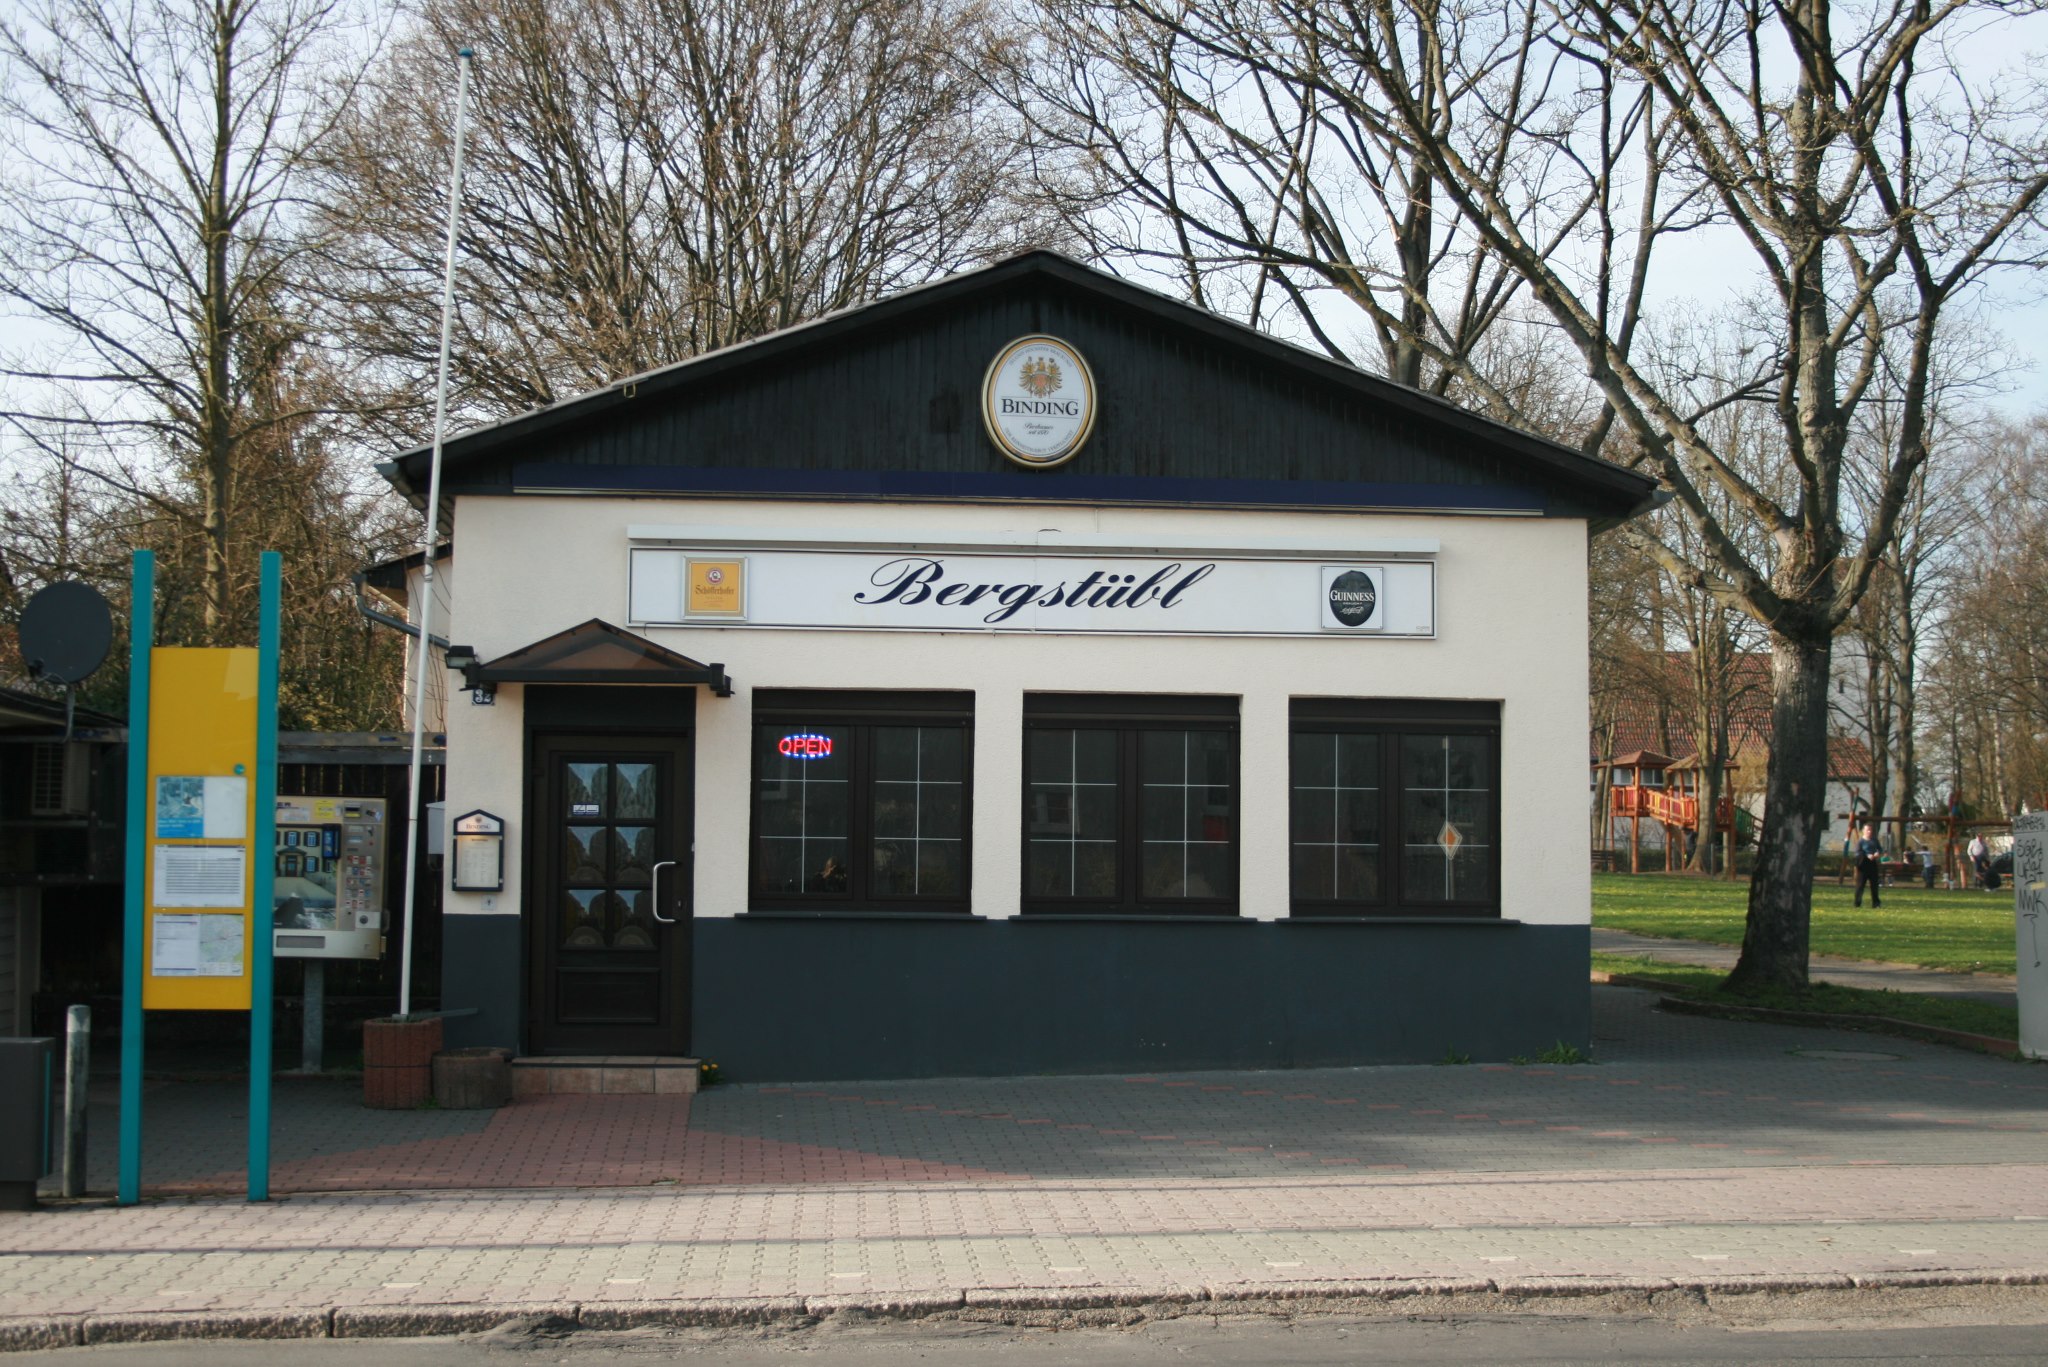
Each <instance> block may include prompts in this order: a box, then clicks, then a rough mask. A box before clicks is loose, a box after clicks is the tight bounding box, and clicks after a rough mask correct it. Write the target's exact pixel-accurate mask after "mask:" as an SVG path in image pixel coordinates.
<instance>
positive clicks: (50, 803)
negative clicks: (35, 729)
mask: <svg viewBox="0 0 2048 1367" xmlns="http://www.w3.org/2000/svg"><path fill="white" fill-rule="evenodd" d="M33 749H34V751H35V759H34V765H33V768H32V770H31V772H30V775H29V798H28V810H29V815H30V816H84V815H85V814H86V809H87V808H88V807H89V806H90V805H91V802H92V757H91V754H90V753H89V751H88V749H87V747H86V746H85V745H83V744H81V743H80V742H78V741H61V740H53V741H38V742H37V743H36V744H35V746H34V747H33Z"/></svg>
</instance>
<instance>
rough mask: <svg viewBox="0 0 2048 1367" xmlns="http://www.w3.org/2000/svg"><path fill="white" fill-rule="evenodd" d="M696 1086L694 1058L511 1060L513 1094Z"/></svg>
mask: <svg viewBox="0 0 2048 1367" xmlns="http://www.w3.org/2000/svg"><path fill="white" fill-rule="evenodd" d="M696 1090H697V1060H696V1059H693V1058H657V1057H655V1056H654V1055H651V1054H601V1055H592V1056H590V1057H584V1058H575V1057H566V1056H556V1055H537V1056H535V1057H533V1058H515V1059H513V1060H512V1097H513V1099H514V1100H515V1101H516V1100H518V1099H519V1098H521V1097H529V1096H630V1095H634V1094H638V1095H642V1096H646V1095H650V1094H651V1095H654V1096H684V1095H687V1094H689V1093H691V1092H694V1091H696Z"/></svg>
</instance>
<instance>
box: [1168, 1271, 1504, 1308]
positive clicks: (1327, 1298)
mask: <svg viewBox="0 0 2048 1367" xmlns="http://www.w3.org/2000/svg"><path fill="white" fill-rule="evenodd" d="M1493 1290H1494V1284H1493V1283H1492V1282H1490V1281H1488V1280H1487V1279H1486V1278H1484V1277H1361V1278H1355V1279H1344V1280H1336V1281H1327V1282H1230V1283H1225V1284H1222V1285H1218V1286H1212V1287H1210V1288H1209V1299H1210V1300H1211V1301H1213V1302H1215V1303H1216V1308H1217V1309H1218V1310H1219V1311H1223V1312H1226V1313H1227V1312H1228V1311H1229V1310H1233V1309H1245V1308H1250V1309H1257V1308H1259V1307H1260V1306H1262V1305H1266V1304H1271V1303H1276V1302H1279V1303H1299V1302H1304V1301H1323V1302H1345V1301H1391V1300H1400V1299H1404V1298H1407V1297H1410V1296H1485V1295H1491V1294H1492V1293H1493ZM1300 1308H1312V1307H1300Z"/></svg>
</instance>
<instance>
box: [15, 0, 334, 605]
mask: <svg viewBox="0 0 2048 1367" xmlns="http://www.w3.org/2000/svg"><path fill="white" fill-rule="evenodd" d="M340 6H341V0H197V2H196V3H195V2H193V0H126V2H125V3H122V4H107V3H99V2H98V0H25V3H23V4H21V5H20V6H18V7H17V8H16V9H15V10H14V12H13V13H12V15H11V16H10V17H8V18H7V19H5V20H4V21H0V69H4V76H5V86H4V94H0V126H4V128H5V130H6V132H5V138H4V144H5V146H6V148H7V151H6V153H5V154H4V155H5V160H4V175H5V180H4V182H0V300H4V301H5V303H6V305H8V306H11V308H10V311H11V312H13V313H14V314H15V315H16V318H17V325H18V327H19V328H20V331H19V332H18V333H17V339H18V342H19V344H18V345H16V346H13V347H10V348H8V349H7V351H6V353H5V354H4V356H0V375H4V376H5V377H6V378H7V379H8V380H9V381H10V382H11V383H10V385H9V395H8V400H9V401H8V402H6V404H5V406H4V408H0V415H4V417H5V418H6V419H7V420H8V421H9V422H10V423H12V424H13V425H14V430H15V433H16V435H17V437H18V438H19V439H20V440H21V442H22V443H23V444H24V445H25V446H26V447H27V448H28V449H30V450H33V451H39V452H41V453H43V454H44V455H46V456H48V457H50V458H53V459H56V460H59V461H62V462H65V463H67V464H70V465H71V466H73V468H75V469H76V470H78V471H81V472H83V473H85V474H86V475H87V476H88V477H89V478H91V479H94V480H97V481H100V482H102V483H104V484H105V485H107V486H108V487H110V488H113V489H116V490H119V491H120V492H121V493H123V494H125V495H127V496H128V497H131V498H135V499H140V500H142V501H144V502H147V503H150V504H152V505H153V506H155V507H156V508H157V510H158V511H159V512H160V513H162V514H163V515H165V516H167V517H170V518H172V519H174V520H177V521H179V522H181V523H189V524H190V525H191V526H192V529H193V531H194V532H195V533H196V534H197V536H198V538H199V540H200V544H201V546H202V548H203V552H204V554H203V563H202V565H201V566H200V574H201V576H202V583H203V633H204V635H205V637H206V638H207V639H212V638H214V637H217V636H218V635H220V634H221V633H222V632H223V631H224V630H226V628H227V626H228V619H229V618H230V616H231V615H232V610H233V587H234V582H235V578H234V576H235V568H236V562H237V558H238V556H239V554H240V548H241V546H242V545H243V540H242V538H241V536H240V529H239V527H238V525H237V524H238V521H239V516H240V508H239V500H240V497H241V495H242V493H243V491H244V490H245V488H246V487H247V486H248V484H249V483H250V482H251V481H253V480H256V479H260V477H261V476H260V475H259V474H258V473H257V472H255V471H252V470H250V469H248V468H247V465H246V462H245V461H244V459H243V456H244V453H245V451H246V450H247V448H248V447H249V446H250V444H251V443H254V442H259V441H261V440H263V439H264V434H265V432H266V431H267V430H268V429H269V428H271V427H273V426H275V425H277V424H289V423H293V422H296V421H298V420H300V419H301V418H303V417H306V416H308V414H307V413H305V412H301V411H296V410H290V409H278V408H275V407H269V406H265V405H263V404H261V403H260V402H259V401H258V397H257V396H258V391H259V390H260V389H262V388H263V387H264V386H265V385H268V384H270V383H271V382H272V377H273V376H274V375H275V374H276V372H277V371H278V370H279V369H280V368H281V367H283V366H284V365H285V364H287V361H288V358H289V356H290V354H291V353H292V351H293V350H294V349H295V348H296V347H298V346H300V345H301V344H302V342H303V341H304V337H305V329H304V326H303V324H302V323H301V321H300V319H301V317H302V316H303V315H302V311H301V310H299V309H297V308H295V307H294V305H293V301H294V286H295V284H296V283H297V282H298V280H299V278H300V273H301V271H302V268H303V266H304V264H305V260H306V257H305V253H306V251H307V248H308V243H307V242H306V241H305V240H304V238H303V236H302V234H301V233H300V231H299V226H300V221H301V218H302V216H301V215H300V214H299V212H298V209H299V196H300V192H301V185H302V182H303V180H304V175H305V169H306V164H307V156H308V152H309V149H310V148H311V147H312V146H313V145H314V144H315V143H317V141H318V140H319V138H320V137H321V136H322V135H323V134H324V132H325V131H326V129H327V127H328V121H329V118H330V116H331V111H332V110H333V109H334V108H336V107H337V104H338V100H337V99H335V98H333V95H334V91H335V86H334V84H333V83H334V82H335V81H336V79H337V78H338V75H339V74H340V73H345V72H346V70H347V69H348V43H347V35H346V33H345V32H344V30H345V29H346V27H347V24H348V18H347V16H346V14H345V13H344V12H343V10H342V9H341V7H340ZM316 83H318V85H317V87H316ZM345 84H346V82H345V79H343V80H342V85H343V87H344V93H345ZM323 91H324V92H325V94H324V95H323V93H322V92H323ZM162 464H168V465H169V466H171V467H173V468H175V470H176V471H177V472H178V473H179V475H180V476H181V477H182V479H183V481H184V482H185V483H186V484H187V485H188V486H189V487H190V488H191V489H192V490H194V491H195V493H196V499H195V501H194V502H193V503H192V504H190V505H189V506H188V505H186V504H183V503H181V502H179V501H176V500H167V499H164V498H161V497H159V495H158V493H157V492H156V490H155V487H154V486H155V484H156V481H155V479H154V476H153V471H154V470H155V469H156V468H157V467H158V466H159V465H162Z"/></svg>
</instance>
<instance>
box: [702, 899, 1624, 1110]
mask: <svg viewBox="0 0 2048 1367" xmlns="http://www.w3.org/2000/svg"><path fill="white" fill-rule="evenodd" d="M695 933H696V977H695V982H696V996H695V1018H696V1019H695V1032H694V1038H695V1040H696V1049H697V1052H698V1053H699V1054H701V1055H702V1056H703V1057H705V1058H710V1059H716V1060H717V1061H718V1063H719V1065H720V1067H721V1070H722V1071H723V1072H724V1074H725V1075H726V1076H728V1077H730V1078H733V1079H734V1080H736V1081H745V1082H761V1081H797V1080H827V1079H835V1078H882V1077H946V1076H976V1075H981V1076H999V1075H1006V1074H1025V1073H1085V1072H1102V1071H1110V1072H1114V1071H1129V1070H1133V1069H1146V1070H1151V1069H1197V1068H1285V1067H1321V1066H1333V1065H1345V1064H1366V1063H1428V1062H1434V1061H1436V1060H1437V1059H1440V1058H1442V1057H1443V1056H1444V1054H1445V1053H1446V1051H1448V1050H1453V1049H1455V1050H1457V1051H1459V1052H1462V1053H1467V1054H1470V1055H1471V1056H1472V1057H1474V1058H1476V1059H1501V1058H1506V1057H1508V1056H1509V1055H1513V1054H1533V1053H1535V1052H1537V1051H1539V1050H1542V1049H1544V1048H1547V1047H1549V1046H1550V1045H1551V1044H1552V1043H1554V1042H1556V1041H1558V1040H1563V1041H1565V1042H1567V1043H1570V1044H1574V1045H1577V1046H1579V1047H1581V1048H1584V1047H1586V1046H1587V1044H1588V1042H1589V1034H1590V1030H1591V1022H1590V1016H1589V1010H1590V1005H1589V996H1588V986H1587V972H1586V970H1587V963H1588V955H1589V943H1590V942H1589V934H1588V931H1587V929H1586V928H1585V927H1583V926H1522V925H1513V924H1488V925H1449V924H1434V925H1431V924H1387V923H1381V924H1351V923H1333V922H1323V923H1317V924H1300V923H1269V922H1248V921H1212V922H1203V921H1192V922H1181V921H1176V922H1114V921H1102V922H1092V921H1075V922H1051V921H1029V920H1006V921H974V920H957V921H941V920H936V919H935V920H932V921H923V920H910V919H905V920H815V921H810V920H796V919H773V918H757V917H739V918H733V919H722V918H708V917H707V918H703V919H700V920H699V921H697V923H696V930H695Z"/></svg>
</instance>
